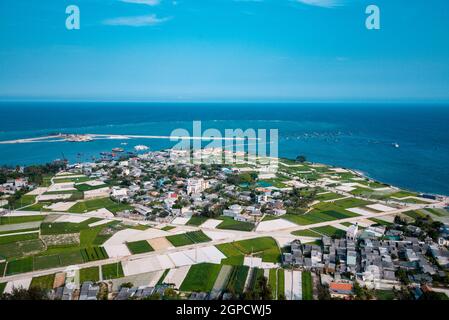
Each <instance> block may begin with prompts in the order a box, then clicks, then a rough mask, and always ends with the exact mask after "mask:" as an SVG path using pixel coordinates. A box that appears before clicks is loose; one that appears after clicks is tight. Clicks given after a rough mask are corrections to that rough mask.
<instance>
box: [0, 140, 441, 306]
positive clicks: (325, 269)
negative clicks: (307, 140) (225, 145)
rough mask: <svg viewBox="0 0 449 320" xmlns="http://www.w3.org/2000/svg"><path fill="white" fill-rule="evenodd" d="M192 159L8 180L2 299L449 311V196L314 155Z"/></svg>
mask: <svg viewBox="0 0 449 320" xmlns="http://www.w3.org/2000/svg"><path fill="white" fill-rule="evenodd" d="M190 155H191V153H190V151H185V150H164V151H152V152H148V151H146V150H145V152H141V153H139V154H135V155H124V154H122V155H120V156H118V157H115V158H107V159H101V160H98V161H96V162H89V163H74V164H68V163H57V164H56V163H55V164H52V165H49V166H47V167H45V170H44V169H43V168H36V167H34V168H23V167H17V168H9V169H7V168H5V169H3V171H2V175H0V222H1V223H0V293H2V294H3V295H2V297H3V298H4V299H12V298H13V297H14V294H17V293H18V292H20V291H21V290H25V291H28V292H29V294H32V293H33V292H34V294H39V295H40V297H41V298H43V299H44V298H45V299H60V300H97V299H116V300H128V299H192V300H208V299H214V300H217V299H223V300H234V299H257V300H258V299H262V300H272V299H273V300H276V299H277V300H283V299H286V300H318V299H378V300H384V299H404V300H410V299H447V298H448V297H447V294H448V292H449V289H448V288H447V287H448V285H449V276H448V267H449V251H448V249H447V248H448V244H449V240H448V239H449V227H448V222H449V212H448V211H447V207H448V202H449V200H448V198H447V197H445V196H439V195H429V194H421V193H417V192H412V191H407V190H401V189H399V188H396V187H394V186H390V185H387V184H383V183H381V182H377V181H374V180H372V179H369V178H366V177H364V176H363V175H361V174H360V173H358V172H356V171H353V170H349V169H345V168H336V167H332V166H327V165H324V164H315V163H310V162H307V161H306V159H305V157H304V156H298V158H297V159H294V160H289V159H277V160H278V161H275V162H273V161H271V160H272V159H254V158H250V157H248V158H247V159H246V161H243V162H236V163H233V164H229V165H228V164H223V163H222V162H220V161H217V159H219V160H221V159H222V157H223V156H224V155H223V151H222V150H221V149H211V150H202V154H201V155H199V156H198V157H199V158H201V160H202V161H201V164H197V163H195V161H191V160H192V158H191V157H190ZM240 156H242V155H240ZM198 157H197V158H198ZM193 158H195V154H193ZM30 292H31V293H30Z"/></svg>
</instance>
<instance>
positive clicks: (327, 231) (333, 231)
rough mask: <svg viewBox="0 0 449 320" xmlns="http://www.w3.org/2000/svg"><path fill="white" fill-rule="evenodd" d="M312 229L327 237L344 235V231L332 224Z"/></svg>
mask: <svg viewBox="0 0 449 320" xmlns="http://www.w3.org/2000/svg"><path fill="white" fill-rule="evenodd" d="M312 231H314V232H317V233H320V234H322V235H325V236H328V237H335V238H342V237H345V236H346V231H344V230H341V229H337V228H335V227H332V226H325V227H318V228H313V229H312Z"/></svg>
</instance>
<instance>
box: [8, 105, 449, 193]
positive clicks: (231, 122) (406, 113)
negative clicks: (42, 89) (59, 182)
mask: <svg viewBox="0 0 449 320" xmlns="http://www.w3.org/2000/svg"><path fill="white" fill-rule="evenodd" d="M193 120H201V121H202V127H203V130H205V129H207V128H216V129H218V130H220V131H222V132H223V133H224V130H225V129H236V128H241V129H243V130H245V129H248V128H254V129H278V130H279V155H280V156H281V157H288V158H295V157H296V156H297V155H300V154H302V155H305V156H306V157H307V159H308V160H310V161H314V162H321V163H326V164H331V165H336V166H342V167H346V168H351V169H356V170H359V171H361V172H363V173H365V174H366V175H368V176H370V177H372V178H374V179H377V180H380V181H382V182H386V183H390V184H392V185H395V186H398V187H402V188H406V189H411V190H415V191H421V192H429V193H437V194H446V195H449V105H446V106H445V105H431V104H413V105H410V104H373V103H372V104H343V103H339V104H318V103H314V104H306V103H302V104H284V103H280V104H276V103H269V104H263V103H247V104H245V103H239V104H237V103H232V104H231V103H229V104H224V103H223V104H214V103H160V104H158V103H106V102H105V103H81V102H79V103H78V102H70V103H67V102H39V103H36V102H33V103H31V102H21V103H18V102H1V103H0V140H13V139H18V138H31V137H38V136H45V135H49V134H51V133H59V132H62V133H98V134H128V135H158V136H162V135H164V136H165V135H167V136H168V135H170V134H171V132H172V130H174V129H177V128H182V129H186V130H188V131H189V132H192V121H193ZM122 142H124V141H122V140H95V141H93V142H89V143H70V142H58V143H29V144H11V145H0V165H29V164H39V163H45V162H49V161H52V160H55V159H61V158H66V159H68V160H69V161H71V162H75V161H79V160H80V161H91V160H92V157H99V155H100V152H104V151H111V149H112V148H115V147H122V148H124V149H125V150H126V151H133V148H134V146H136V145H146V146H148V147H150V150H160V149H164V148H169V147H171V146H173V144H174V142H170V141H169V140H165V139H132V140H129V141H126V142H128V145H126V146H123V145H121V143H122ZM394 144H398V145H399V148H396V147H395V146H394Z"/></svg>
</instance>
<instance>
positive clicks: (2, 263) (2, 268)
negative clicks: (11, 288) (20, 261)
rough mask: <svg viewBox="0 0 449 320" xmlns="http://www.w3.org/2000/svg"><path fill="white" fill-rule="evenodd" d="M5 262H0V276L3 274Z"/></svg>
mask: <svg viewBox="0 0 449 320" xmlns="http://www.w3.org/2000/svg"><path fill="white" fill-rule="evenodd" d="M5 269H6V262H0V278H1V277H3V275H4V274H5Z"/></svg>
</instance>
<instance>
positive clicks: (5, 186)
mask: <svg viewBox="0 0 449 320" xmlns="http://www.w3.org/2000/svg"><path fill="white" fill-rule="evenodd" d="M31 187H32V185H31V184H30V183H29V181H28V178H27V177H23V178H17V179H8V180H7V181H6V182H5V183H2V184H0V208H1V207H4V206H6V205H7V204H8V200H7V198H8V197H9V196H11V195H13V194H15V193H16V192H17V191H20V190H27V189H29V188H31Z"/></svg>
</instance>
